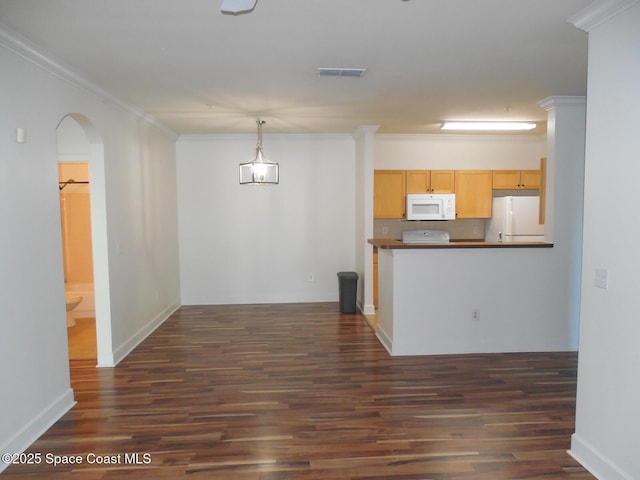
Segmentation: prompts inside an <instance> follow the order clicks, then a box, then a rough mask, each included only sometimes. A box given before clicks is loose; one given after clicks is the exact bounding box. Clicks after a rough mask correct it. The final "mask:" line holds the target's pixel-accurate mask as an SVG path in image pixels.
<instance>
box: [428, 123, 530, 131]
mask: <svg viewBox="0 0 640 480" xmlns="http://www.w3.org/2000/svg"><path fill="white" fill-rule="evenodd" d="M440 128H441V129H442V130H480V131H507V130H508V131H514V130H533V129H534V128H536V124H535V123H534V122H466V121H465V122H448V121H447V122H444V123H443V124H442V127H440Z"/></svg>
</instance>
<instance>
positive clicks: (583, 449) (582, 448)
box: [567, 433, 636, 480]
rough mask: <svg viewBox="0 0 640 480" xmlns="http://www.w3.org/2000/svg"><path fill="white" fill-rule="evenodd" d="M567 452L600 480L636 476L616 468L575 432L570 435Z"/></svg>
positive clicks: (632, 478)
mask: <svg viewBox="0 0 640 480" xmlns="http://www.w3.org/2000/svg"><path fill="white" fill-rule="evenodd" d="M567 453H568V454H569V455H571V456H572V457H573V458H574V459H575V460H576V461H577V462H578V463H579V464H580V465H582V466H583V467H584V468H586V469H587V470H589V472H590V473H591V474H592V475H593V476H594V477H596V478H598V479H600V480H634V478H636V477H632V476H631V475H629V474H628V473H626V472H624V471H623V470H622V469H620V468H618V467H617V466H616V465H615V464H614V463H613V462H612V461H611V460H609V459H608V458H607V457H606V456H605V455H603V454H601V453H600V452H599V451H598V450H596V449H595V448H594V447H593V446H592V445H591V444H590V443H589V442H587V441H586V440H585V439H584V438H582V437H580V435H578V434H577V433H574V434H573V435H571V450H569V451H568V452H567Z"/></svg>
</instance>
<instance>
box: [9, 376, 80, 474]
mask: <svg viewBox="0 0 640 480" xmlns="http://www.w3.org/2000/svg"><path fill="white" fill-rule="evenodd" d="M75 404H76V402H75V400H74V399H73V390H72V389H71V388H69V389H68V390H66V391H65V392H64V393H63V394H62V395H60V396H59V397H58V398H56V399H55V400H54V401H53V402H51V404H49V406H48V407H47V408H45V409H44V410H43V411H42V412H40V414H38V415H37V416H36V417H35V418H34V419H33V420H31V421H30V422H29V423H27V424H26V425H25V426H24V427H23V428H22V429H20V431H18V432H17V433H16V434H15V435H14V436H13V437H11V438H10V439H9V440H8V441H7V442H6V443H4V444H3V445H0V452H2V453H12V454H13V453H22V452H24V451H25V450H26V449H27V448H29V446H30V445H31V444H32V443H33V442H35V441H36V440H37V439H38V438H39V437H40V436H41V435H42V434H43V433H44V432H46V431H47V430H48V429H49V428H50V427H51V425H53V424H54V423H56V422H57V421H58V420H60V418H61V417H62V416H63V415H64V414H65V413H67V412H68V411H69V410H71V408H73V406H74V405H75ZM8 466H9V465H7V464H6V463H4V462H3V461H2V460H0V472H2V471H3V470H4V469H5V468H7V467H8Z"/></svg>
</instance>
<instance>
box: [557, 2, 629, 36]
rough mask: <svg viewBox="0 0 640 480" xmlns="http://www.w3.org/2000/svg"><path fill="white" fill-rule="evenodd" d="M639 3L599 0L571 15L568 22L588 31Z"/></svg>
mask: <svg viewBox="0 0 640 480" xmlns="http://www.w3.org/2000/svg"><path fill="white" fill-rule="evenodd" d="M639 3H640V0H599V1H597V2H595V3H592V4H591V5H589V6H588V7H587V8H585V9H583V10H581V11H579V12H578V13H576V14H575V15H573V16H571V17H570V18H569V20H568V22H569V23H571V24H572V25H573V26H574V27H576V28H579V29H580V30H584V31H585V32H587V33H589V32H590V31H591V30H593V29H594V28H596V27H597V26H599V25H602V24H603V23H605V22H607V21H609V20H610V19H612V18H613V17H615V16H616V15H618V14H620V13H622V12H623V11H625V10H626V9H628V8H630V7H633V6H634V5H638V4H639Z"/></svg>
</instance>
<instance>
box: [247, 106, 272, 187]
mask: <svg viewBox="0 0 640 480" xmlns="http://www.w3.org/2000/svg"><path fill="white" fill-rule="evenodd" d="M256 123H257V124H258V144H257V146H256V153H255V155H254V156H253V158H252V159H251V161H249V162H246V163H241V164H240V185H276V184H278V182H279V177H278V170H279V168H278V164H277V163H274V162H271V161H269V160H267V158H265V157H264V155H263V154H262V126H263V125H264V124H265V123H266V122H265V121H264V120H260V118H257V119H256Z"/></svg>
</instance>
